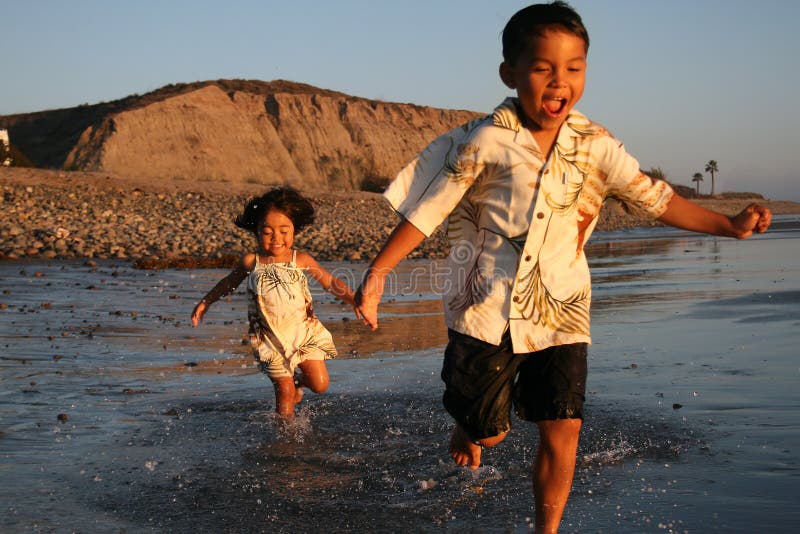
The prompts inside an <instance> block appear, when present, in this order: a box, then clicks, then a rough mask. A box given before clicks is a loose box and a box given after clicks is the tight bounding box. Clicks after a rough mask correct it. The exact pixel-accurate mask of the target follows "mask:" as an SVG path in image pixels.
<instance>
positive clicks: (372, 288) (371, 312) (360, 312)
mask: <svg viewBox="0 0 800 534" xmlns="http://www.w3.org/2000/svg"><path fill="white" fill-rule="evenodd" d="M383 285H384V278H383V277H382V276H380V275H377V274H375V273H369V274H367V276H366V278H365V279H364V283H362V284H361V287H359V288H358V291H356V295H355V304H356V305H355V310H356V317H358V318H359V319H361V320H362V321H363V323H364V324H365V325H367V326H369V327H370V328H371V329H372V330H376V329H377V328H378V304H380V302H381V295H383Z"/></svg>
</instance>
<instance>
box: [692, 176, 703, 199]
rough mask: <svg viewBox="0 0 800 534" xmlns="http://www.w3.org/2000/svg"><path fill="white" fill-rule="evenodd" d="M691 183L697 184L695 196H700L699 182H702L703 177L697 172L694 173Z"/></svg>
mask: <svg viewBox="0 0 800 534" xmlns="http://www.w3.org/2000/svg"><path fill="white" fill-rule="evenodd" d="M692 181H693V182H694V183H695V184H697V185H696V186H695V188H696V189H697V196H700V182H702V181H703V175H702V174H700V173H699V172H696V173H694V176H692Z"/></svg>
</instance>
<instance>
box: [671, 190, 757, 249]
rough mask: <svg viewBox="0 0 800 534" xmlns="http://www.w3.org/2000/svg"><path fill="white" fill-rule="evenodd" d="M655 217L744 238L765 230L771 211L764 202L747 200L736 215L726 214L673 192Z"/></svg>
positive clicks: (684, 228)
mask: <svg viewBox="0 0 800 534" xmlns="http://www.w3.org/2000/svg"><path fill="white" fill-rule="evenodd" d="M658 220H659V221H661V222H663V223H664V224H668V225H670V226H674V227H676V228H681V229H683V230H690V231H692V232H702V233H704V234H713V235H719V236H725V237H735V238H736V239H744V238H746V237H750V236H751V235H753V232H757V233H759V234H761V233H764V232H766V231H767V228H769V225H770V223H771V222H772V212H771V211H770V210H769V209H768V208H765V207H764V206H759V205H758V204H750V205H749V206H747V207H746V208H745V209H744V210H742V212H741V213H739V214H738V215H735V216H733V217H728V216H727V215H723V214H721V213H718V212H716V211H712V210H708V209H706V208H704V207H702V206H699V205H697V204H695V203H694V202H690V201H689V200H686V199H685V198H683V197H682V196H680V195H677V194H676V195H674V196H673V197H672V199H671V200H670V201H669V204H667V211H665V212H664V213H663V214H662V215H661V217H659V218H658Z"/></svg>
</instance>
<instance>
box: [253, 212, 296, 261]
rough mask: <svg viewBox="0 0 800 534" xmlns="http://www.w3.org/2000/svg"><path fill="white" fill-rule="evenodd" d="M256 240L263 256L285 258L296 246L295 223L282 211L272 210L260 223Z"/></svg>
mask: <svg viewBox="0 0 800 534" xmlns="http://www.w3.org/2000/svg"><path fill="white" fill-rule="evenodd" d="M256 239H257V240H258V248H259V252H260V253H261V254H266V255H268V256H278V257H280V256H284V255H286V254H288V252H289V251H290V250H291V249H292V244H294V223H292V220H291V219H290V218H289V217H287V216H286V214H285V213H283V212H282V211H278V210H275V209H271V210H269V211H268V212H267V213H266V214H265V215H264V218H263V219H262V220H261V222H259V224H258V229H257V230H256Z"/></svg>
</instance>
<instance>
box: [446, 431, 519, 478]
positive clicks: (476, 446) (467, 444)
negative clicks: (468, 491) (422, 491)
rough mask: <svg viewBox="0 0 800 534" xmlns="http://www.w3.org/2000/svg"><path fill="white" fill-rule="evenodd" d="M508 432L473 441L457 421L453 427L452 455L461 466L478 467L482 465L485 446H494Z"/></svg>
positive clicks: (451, 437) (451, 438) (451, 439)
mask: <svg viewBox="0 0 800 534" xmlns="http://www.w3.org/2000/svg"><path fill="white" fill-rule="evenodd" d="M506 434H507V432H503V433H502V434H500V435H498V436H493V437H490V438H483V439H479V440H475V441H473V440H472V439H471V438H470V437H469V435H468V434H467V433H466V431H465V430H464V429H463V428H461V425H460V424H458V422H456V425H455V428H453V435H452V436H450V449H449V450H450V457H451V458H452V459H453V461H454V462H455V463H456V465H460V466H461V467H464V466H469V468H470V469H477V468H478V467H480V465H481V449H482V448H483V447H494V446H495V445H497V444H498V443H500V442H501V441H503V440H504V439H505V438H506Z"/></svg>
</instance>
